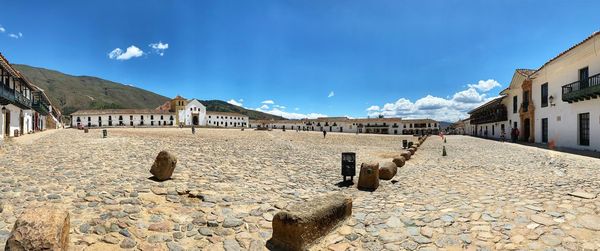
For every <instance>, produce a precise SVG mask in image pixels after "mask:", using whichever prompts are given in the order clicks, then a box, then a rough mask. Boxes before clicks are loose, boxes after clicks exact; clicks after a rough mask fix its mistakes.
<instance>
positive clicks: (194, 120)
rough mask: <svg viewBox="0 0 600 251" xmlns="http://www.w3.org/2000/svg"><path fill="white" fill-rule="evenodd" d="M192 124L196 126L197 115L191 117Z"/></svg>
mask: <svg viewBox="0 0 600 251" xmlns="http://www.w3.org/2000/svg"><path fill="white" fill-rule="evenodd" d="M192 124H193V125H198V115H192Z"/></svg>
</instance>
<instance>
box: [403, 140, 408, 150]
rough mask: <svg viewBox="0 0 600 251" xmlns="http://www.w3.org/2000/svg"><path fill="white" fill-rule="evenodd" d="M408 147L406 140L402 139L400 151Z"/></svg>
mask: <svg viewBox="0 0 600 251" xmlns="http://www.w3.org/2000/svg"><path fill="white" fill-rule="evenodd" d="M407 147H408V140H406V139H403V140H402V149H406V148H407Z"/></svg>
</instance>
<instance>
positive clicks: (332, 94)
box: [327, 91, 335, 98]
mask: <svg viewBox="0 0 600 251" xmlns="http://www.w3.org/2000/svg"><path fill="white" fill-rule="evenodd" d="M333 96H335V93H333V91H330V92H329V95H327V97H328V98H331V97H333Z"/></svg>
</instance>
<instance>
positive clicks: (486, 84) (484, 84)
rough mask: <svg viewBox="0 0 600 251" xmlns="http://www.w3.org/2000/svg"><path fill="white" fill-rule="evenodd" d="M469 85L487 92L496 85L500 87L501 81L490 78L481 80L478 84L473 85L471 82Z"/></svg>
mask: <svg viewBox="0 0 600 251" xmlns="http://www.w3.org/2000/svg"><path fill="white" fill-rule="evenodd" d="M469 87H471V88H475V89H477V90H479V91H482V92H487V91H490V90H491V89H494V88H496V87H500V83H498V81H496V80H493V79H488V80H485V81H484V80H479V82H478V83H477V84H476V85H471V84H469Z"/></svg>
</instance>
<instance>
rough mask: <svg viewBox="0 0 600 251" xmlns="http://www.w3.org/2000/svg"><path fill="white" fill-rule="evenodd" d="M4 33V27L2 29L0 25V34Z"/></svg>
mask: <svg viewBox="0 0 600 251" xmlns="http://www.w3.org/2000/svg"><path fill="white" fill-rule="evenodd" d="M5 31H6V29H4V27H2V25H0V33H4V32H5Z"/></svg>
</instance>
